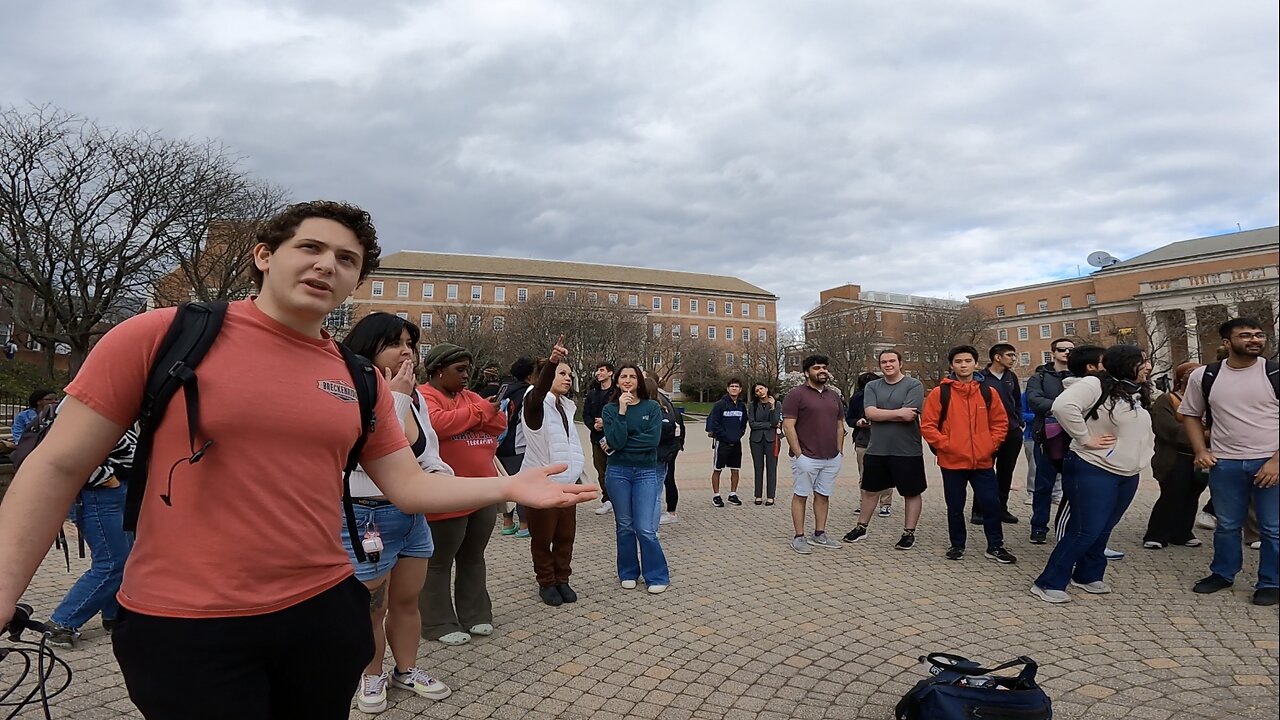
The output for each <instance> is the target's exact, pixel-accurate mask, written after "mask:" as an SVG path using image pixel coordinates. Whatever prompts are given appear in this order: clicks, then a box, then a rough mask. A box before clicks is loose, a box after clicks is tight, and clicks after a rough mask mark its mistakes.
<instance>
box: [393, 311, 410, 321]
mask: <svg viewBox="0 0 1280 720" xmlns="http://www.w3.org/2000/svg"><path fill="white" fill-rule="evenodd" d="M396 317H398V318H400V319H401V320H408V319H409V313H407V312H398V313H396Z"/></svg>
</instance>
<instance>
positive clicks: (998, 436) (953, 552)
mask: <svg viewBox="0 0 1280 720" xmlns="http://www.w3.org/2000/svg"><path fill="white" fill-rule="evenodd" d="M947 360H948V362H950V364H951V373H952V377H948V378H944V379H943V381H942V384H940V385H938V386H937V387H935V388H934V389H933V390H932V391H930V392H929V396H928V397H927V398H926V399H925V403H924V412H923V413H922V415H921V417H920V435H921V437H923V438H924V440H925V442H927V443H929V447H930V448H932V449H933V451H934V453H936V454H937V456H938V467H940V468H942V487H943V493H944V496H945V497H946V501H947V531H948V534H949V535H950V536H951V547H950V549H948V550H947V559H948V560H959V559H960V558H962V557H964V546H965V522H964V504H965V500H966V497H965V496H966V494H967V492H968V486H969V485H970V484H972V485H973V499H974V502H975V503H976V504H977V505H978V507H1000V498H999V493H998V491H997V488H996V471H995V455H996V451H997V450H999V449H1000V443H1001V442H1002V441H1003V440H1004V437H1005V433H1006V432H1007V431H1008V429H1009V417H1008V413H1006V412H1005V409H1004V403H1003V402H1001V400H1000V396H999V395H997V394H995V393H994V392H992V391H991V388H990V387H989V386H986V385H983V384H982V383H980V382H977V381H975V379H974V375H975V373H976V372H977V368H978V350H977V348H975V347H973V346H972V345H961V346H959V347H954V348H951V350H950V351H948V352H947ZM983 520H984V522H983V529H984V530H985V531H986V534H987V552H986V556H987V558H988V559H989V560H993V561H995V562H998V563H1001V564H1004V565H1008V564H1011V563H1014V562H1017V558H1015V557H1014V556H1013V554H1012V553H1010V552H1009V551H1008V550H1007V549H1005V547H1004V529H1003V528H1002V527H1001V524H1000V515H999V514H998V513H986V514H985V515H984V516H983Z"/></svg>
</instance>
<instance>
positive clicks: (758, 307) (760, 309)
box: [756, 305, 764, 320]
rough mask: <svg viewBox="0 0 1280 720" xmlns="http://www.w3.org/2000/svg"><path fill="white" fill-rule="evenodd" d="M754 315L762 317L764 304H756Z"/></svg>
mask: <svg viewBox="0 0 1280 720" xmlns="http://www.w3.org/2000/svg"><path fill="white" fill-rule="evenodd" d="M756 317H758V318H760V319H761V320H763V319H764V305H756Z"/></svg>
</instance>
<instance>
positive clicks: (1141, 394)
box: [1031, 345, 1155, 603]
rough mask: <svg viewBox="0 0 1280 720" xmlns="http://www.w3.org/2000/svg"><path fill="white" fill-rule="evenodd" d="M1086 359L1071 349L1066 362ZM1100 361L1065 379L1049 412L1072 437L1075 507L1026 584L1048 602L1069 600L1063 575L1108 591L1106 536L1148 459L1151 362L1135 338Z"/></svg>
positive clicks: (1067, 470) (1066, 479)
mask: <svg viewBox="0 0 1280 720" xmlns="http://www.w3.org/2000/svg"><path fill="white" fill-rule="evenodd" d="M1081 355H1083V353H1081ZM1083 360H1084V358H1083V357H1080V358H1077V356H1076V353H1072V355H1071V358H1070V360H1068V363H1069V365H1070V366H1074V365H1076V364H1078V363H1080V362H1082V361H1083ZM1102 366H1103V369H1104V370H1103V372H1102V373H1100V374H1097V375H1088V376H1085V377H1081V378H1079V379H1078V380H1076V381H1075V382H1071V383H1069V384H1066V385H1065V386H1064V388H1063V391H1062V394H1061V395H1059V396H1058V397H1057V399H1055V400H1054V401H1053V415H1054V417H1055V418H1057V419H1058V422H1059V423H1060V424H1061V425H1062V428H1063V431H1064V432H1066V433H1067V435H1068V436H1069V437H1070V438H1071V444H1070V448H1069V450H1068V451H1067V456H1066V459H1065V460H1064V462H1063V470H1064V472H1063V487H1064V490H1065V489H1066V488H1067V487H1068V485H1070V487H1071V503H1072V512H1071V515H1070V517H1069V518H1068V520H1067V527H1066V533H1065V534H1064V535H1063V537H1062V539H1061V540H1059V541H1058V544H1057V546H1056V547H1055V548H1054V549H1053V553H1052V554H1051V555H1050V556H1049V561H1048V563H1047V564H1046V565H1045V568H1044V571H1043V572H1041V573H1040V576H1039V577H1038V578H1036V580H1035V583H1034V584H1032V586H1031V594H1032V595H1034V596H1035V597H1038V598H1040V599H1041V600H1044V601H1045V602H1050V603H1063V602H1068V601H1069V600H1070V599H1071V596H1070V595H1068V594H1067V592H1066V588H1067V584H1068V582H1069V583H1070V584H1071V585H1074V586H1075V587H1078V588H1080V589H1082V590H1084V591H1085V592H1087V593H1090V594H1095V595H1102V594H1106V593H1109V592H1111V586H1110V585H1109V584H1107V582H1106V581H1105V580H1103V575H1104V574H1105V573H1106V570H1107V558H1106V556H1105V555H1104V551H1105V550H1106V547H1107V540H1108V539H1109V538H1110V537H1111V531H1112V530H1113V529H1114V528H1115V526H1116V524H1117V523H1118V522H1120V518H1121V517H1123V516H1124V513H1125V511H1126V510H1128V509H1129V504H1130V503H1131V502H1133V496H1134V494H1135V493H1136V492H1137V490H1138V474H1139V473H1141V472H1142V470H1143V469H1145V468H1146V467H1147V466H1148V465H1150V464H1151V453H1152V449H1153V447H1154V445H1155V435H1154V433H1153V432H1152V430H1151V414H1150V413H1149V412H1148V411H1147V408H1149V407H1150V406H1151V389H1150V387H1149V386H1148V385H1147V376H1148V375H1149V374H1150V372H1151V362H1150V361H1149V360H1148V359H1147V354H1146V352H1145V351H1143V350H1142V349H1141V348H1139V347H1137V346H1134V345H1116V346H1113V347H1111V348H1109V349H1107V351H1106V352H1105V353H1104V354H1103V356H1102ZM1070 369H1071V370H1072V374H1075V370H1076V368H1075V367H1071V368H1070ZM1064 499H1065V498H1064Z"/></svg>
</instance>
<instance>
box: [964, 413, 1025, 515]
mask: <svg viewBox="0 0 1280 720" xmlns="http://www.w3.org/2000/svg"><path fill="white" fill-rule="evenodd" d="M1021 455H1022V432H1021V431H1019V432H1018V434H1016V435H1014V434H1009V435H1007V436H1006V437H1005V439H1004V442H1002V443H1000V449H999V450H997V451H996V495H997V496H999V499H1000V512H1001V513H1006V512H1009V489H1010V488H1012V487H1013V470H1014V468H1015V467H1017V466H1018V457H1019V456H1021ZM973 507H974V512H975V513H980V512H982V511H983V510H984V508H981V507H979V506H978V503H977V496H976V495H975V496H974V506H973Z"/></svg>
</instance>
